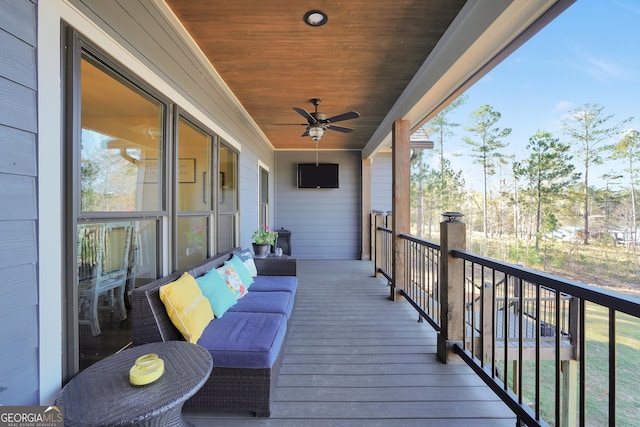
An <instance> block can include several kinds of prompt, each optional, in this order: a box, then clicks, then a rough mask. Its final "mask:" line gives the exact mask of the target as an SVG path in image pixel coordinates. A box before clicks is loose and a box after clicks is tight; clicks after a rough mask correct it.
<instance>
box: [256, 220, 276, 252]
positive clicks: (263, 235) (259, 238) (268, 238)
mask: <svg viewBox="0 0 640 427" xmlns="http://www.w3.org/2000/svg"><path fill="white" fill-rule="evenodd" d="M277 238H278V233H277V232H276V231H271V230H269V226H267V225H261V226H260V228H258V229H257V230H256V231H254V232H253V234H252V235H251V239H252V240H253V252H254V253H255V255H256V256H257V257H265V256H267V253H269V248H270V247H271V245H273V244H274V243H275V242H276V239H277Z"/></svg>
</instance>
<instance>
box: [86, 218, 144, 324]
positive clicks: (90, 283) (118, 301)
mask: <svg viewBox="0 0 640 427" xmlns="http://www.w3.org/2000/svg"><path fill="white" fill-rule="evenodd" d="M132 234H133V224H132V223H107V224H100V225H90V226H86V227H83V228H81V229H80V230H79V232H78V303H79V319H78V323H80V324H89V327H90V328H91V334H92V335H93V336H97V335H100V333H101V330H100V322H99V319H98V309H108V310H111V311H113V310H114V309H115V308H116V306H117V308H118V314H119V317H120V320H125V319H126V318H127V309H126V306H125V297H126V284H127V272H128V270H129V259H130V248H131V236H132ZM101 296H102V297H103V299H102V300H100V297H101ZM100 302H101V303H102V304H100Z"/></svg>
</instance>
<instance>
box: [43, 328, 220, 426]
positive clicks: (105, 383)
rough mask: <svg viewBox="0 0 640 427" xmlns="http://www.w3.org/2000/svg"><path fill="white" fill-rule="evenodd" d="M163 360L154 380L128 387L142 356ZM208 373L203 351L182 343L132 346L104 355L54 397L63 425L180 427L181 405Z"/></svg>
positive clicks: (207, 356) (209, 364) (208, 359)
mask: <svg viewBox="0 0 640 427" xmlns="http://www.w3.org/2000/svg"><path fill="white" fill-rule="evenodd" d="M147 353H155V354H157V355H158V357H160V358H161V359H163V360H164V374H163V375H162V376H161V377H160V379H158V380H157V381H155V382H153V383H151V384H148V385H144V386H133V385H131V383H130V382H129V369H130V368H131V367H132V366H133V365H134V363H135V361H136V359H137V358H138V357H140V356H142V355H143V354H147ZM212 369H213V361H212V360H211V355H210V354H209V352H208V351H207V350H205V349H204V348H202V347H200V346H199V345H196V344H190V343H187V342H183V341H167V342H158V343H151V344H145V345H142V346H139V347H133V348H131V349H128V350H125V351H123V352H121V353H118V354H114V355H112V356H109V357H107V358H105V359H103V360H101V361H99V362H97V363H95V364H94V365H91V366H90V367H89V368H87V369H85V370H84V371H82V372H80V373H79V374H78V375H76V376H75V377H74V378H73V379H72V380H71V381H69V383H68V384H67V385H65V386H64V388H63V389H62V390H61V391H60V394H59V395H58V397H57V398H56V402H55V404H56V405H61V406H63V408H64V425H65V426H113V425H131V426H183V425H188V424H186V423H185V422H184V420H183V419H182V405H183V404H184V402H185V401H186V400H187V399H188V398H190V397H191V396H193V395H194V394H195V393H196V392H197V391H198V390H199V389H200V388H201V387H202V386H203V385H204V383H205V381H206V380H207V379H208V378H209V375H210V374H211V370H212Z"/></svg>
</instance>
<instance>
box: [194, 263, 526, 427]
mask: <svg viewBox="0 0 640 427" xmlns="http://www.w3.org/2000/svg"><path fill="white" fill-rule="evenodd" d="M372 271H373V268H372V265H371V263H370V262H367V261H342V260H340V261H335V260H299V261H298V274H299V276H298V279H299V286H298V296H297V301H296V308H295V311H294V314H293V317H292V319H291V326H290V333H289V339H288V342H287V347H286V350H285V356H284V359H283V363H282V368H281V370H280V375H279V377H278V385H277V389H276V392H275V396H274V400H273V405H272V413H271V417H270V418H254V417H252V416H251V414H200V413H198V414H196V413H187V414H185V418H186V419H187V421H189V422H191V423H192V424H193V425H195V426H209V425H216V426H253V425H255V426H283V427H288V426H296V427H297V426H310V427H313V426H337V427H339V426H350V427H351V426H356V427H357V426H365V425H366V426H367V427H376V426H385V427H386V426H408V427H411V426H424V425H429V426H434V427H438V426H447V427H457V426H469V425H473V426H478V427H485V426H487V427H488V426H492V427H502V426H505V427H506V426H513V425H515V417H514V415H513V413H512V412H511V411H510V410H509V409H508V408H507V407H506V405H505V404H503V403H502V402H501V401H500V400H499V399H498V398H497V397H496V396H495V394H494V393H493V392H491V390H489V388H488V387H487V386H486V385H484V383H483V382H482V381H481V380H480V379H479V378H478V377H477V376H476V375H475V374H474V373H473V372H472V371H471V369H470V368H469V367H467V366H466V365H464V364H462V363H460V364H449V365H444V364H442V363H440V362H439V361H438V360H437V358H436V356H435V353H436V339H437V334H436V332H435V331H434V330H433V329H432V328H431V327H430V326H429V324H428V323H426V322H424V323H418V322H417V319H418V316H417V314H416V312H415V310H414V309H413V308H412V307H411V306H410V305H409V304H408V303H407V302H406V301H403V300H399V301H396V302H392V301H390V300H389V288H388V287H387V286H386V283H385V282H384V281H383V280H382V279H379V278H374V277H372V275H371V272H372Z"/></svg>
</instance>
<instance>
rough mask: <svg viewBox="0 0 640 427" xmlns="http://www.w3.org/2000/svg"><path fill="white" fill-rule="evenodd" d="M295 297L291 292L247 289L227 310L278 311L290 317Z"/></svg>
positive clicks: (244, 311)
mask: <svg viewBox="0 0 640 427" xmlns="http://www.w3.org/2000/svg"><path fill="white" fill-rule="evenodd" d="M294 300H295V297H294V295H293V294H292V293H291V292H252V291H251V290H249V292H247V294H246V295H245V296H243V297H242V298H241V299H239V300H238V303H237V304H235V305H234V306H233V307H231V308H230V309H229V312H242V313H247V312H248V313H280V314H284V315H285V316H286V317H287V320H289V318H290V317H291V313H292V312H293V303H294Z"/></svg>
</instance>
